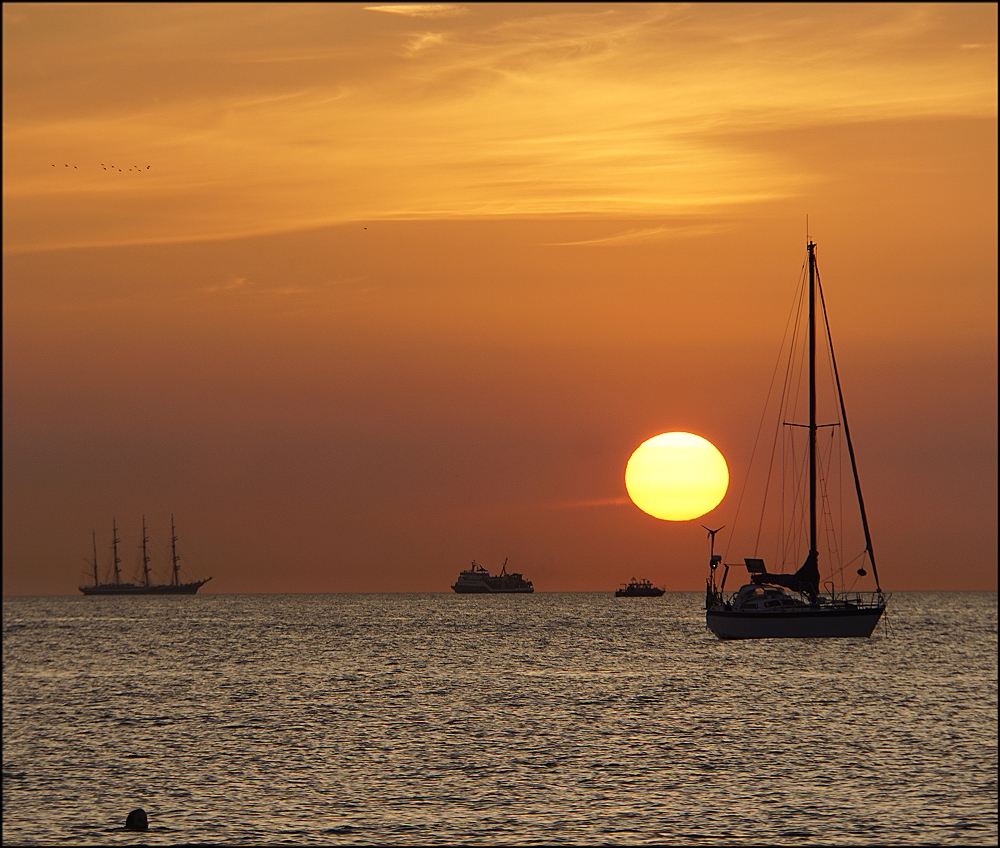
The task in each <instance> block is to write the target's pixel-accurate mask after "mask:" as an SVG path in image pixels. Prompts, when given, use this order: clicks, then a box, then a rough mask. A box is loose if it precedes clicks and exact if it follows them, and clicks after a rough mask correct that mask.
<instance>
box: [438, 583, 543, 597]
mask: <svg viewBox="0 0 1000 848" xmlns="http://www.w3.org/2000/svg"><path fill="white" fill-rule="evenodd" d="M451 588H452V589H454V590H455V591H456V592H457V593H458V594H459V595H530V594H531V593H532V592H534V591H535V590H534V587H532V586H529V587H527V588H526V589H493V588H491V587H490V586H486V585H484V584H479V585H476V586H473V585H465V586H462V585H460V584H458V583H456V584H455V585H454V586H452V587H451Z"/></svg>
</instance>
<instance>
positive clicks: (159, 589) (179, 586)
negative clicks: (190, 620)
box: [80, 515, 212, 595]
mask: <svg viewBox="0 0 1000 848" xmlns="http://www.w3.org/2000/svg"><path fill="white" fill-rule="evenodd" d="M111 528H112V529H111V537H112V542H111V545H112V550H113V551H114V561H113V563H112V566H113V568H114V575H115V579H114V582H113V583H101V582H100V580H99V579H98V576H97V531H96V530H95V531H94V563H93V566H94V585H93V586H81V587H80V591H81V592H83V594H85V595H193V594H195V593H196V592H197V591H198V590H199V589H200V588H201V587H202V586H204V585H205V584H206V583H207V582H208V581H209V580H211V579H212V578H211V577H206V578H205V579H204V580H197V581H195V582H193V583H181V582H180V566H179V565H178V564H177V563H178V560H179V559H180V557H179V556H177V531H176V529H175V527H174V517H173V516H172V515H171V516H170V550H171V554H172V557H173V577H172V578H171V581H170V582H169V583H162V584H159V585H157V584H154V583H151V582H150V580H149V554H148V552H147V546H148V545H149V538H148V537H147V536H146V516H143V517H142V574H143V582H142V583H123V582H122V579H121V569H120V568H119V565H120V564H121V559H119V557H118V542H119V541H120V539H119V538H118V525H117V524H116V523H115V520H114V519H113V518H112V519H111Z"/></svg>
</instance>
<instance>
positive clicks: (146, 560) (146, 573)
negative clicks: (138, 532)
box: [142, 515, 149, 586]
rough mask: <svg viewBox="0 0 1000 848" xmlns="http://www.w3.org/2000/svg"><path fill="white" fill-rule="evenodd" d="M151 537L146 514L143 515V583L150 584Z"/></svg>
mask: <svg viewBox="0 0 1000 848" xmlns="http://www.w3.org/2000/svg"><path fill="white" fill-rule="evenodd" d="M148 543H149V539H148V537H147V536H146V516H145V515H144V516H143V517H142V580H143V584H144V585H146V586H148V585H149V554H147V553H146V545H147V544H148Z"/></svg>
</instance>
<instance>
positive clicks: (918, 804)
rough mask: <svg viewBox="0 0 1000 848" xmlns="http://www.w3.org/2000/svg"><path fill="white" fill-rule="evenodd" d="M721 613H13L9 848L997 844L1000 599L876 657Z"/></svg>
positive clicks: (553, 607)
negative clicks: (141, 826) (761, 635)
mask: <svg viewBox="0 0 1000 848" xmlns="http://www.w3.org/2000/svg"><path fill="white" fill-rule="evenodd" d="M702 606H703V599H702V596H701V595H698V594H668V595H665V596H664V597H662V598H614V597H613V596H612V595H610V594H534V595H507V596H492V597H489V596H487V597H484V596H471V595H466V596H459V595H454V594H448V595H445V594H428V595H374V594H373V595H280V596H275V595H241V596H226V595H196V596H191V597H178V596H174V597H121V598H113V597H82V596H81V597H50V598H6V599H4V602H3V628H4V637H3V839H4V843H5V844H7V843H14V844H48V845H56V844H59V845H64V844H123V845H130V844H148V845H171V844H173V845H176V844H184V843H192V842H198V843H208V844H242V845H245V844H253V843H259V844H265V843H266V844H277V843H289V844H314V845H341V844H372V843H377V844H471V845H490V844H540V843H572V844H581V845H586V844H622V845H625V844H642V843H649V842H656V843H679V844H692V843H706V844H785V845H788V844H816V843H823V844H829V843H837V844H872V843H877V844H897V845H916V844H929V843H933V844H962V845H968V844H976V845H986V844H994V845H995V844H996V843H997V595H996V593H954V594H945V593H926V594H917V593H905V594H896V595H895V596H894V597H893V598H892V600H891V602H890V607H889V614H888V622H887V625H888V626H886V625H885V624H880V625H879V627H878V629H877V630H876V632H875V633H874V634H873V635H872V637H871V638H869V639H825V640H763V641H750V642H720V641H719V640H718V639H716V638H715V637H714V636H712V635H711V633H709V632H708V631H707V630H706V629H705V619H704V610H703V608H702ZM135 807H142V808H144V809H145V810H146V812H147V813H148V815H149V822H150V829H149V831H148V832H147V833H133V832H129V831H125V830H122V825H123V824H124V821H125V816H126V815H127V813H128V812H129V810H131V809H133V808H135Z"/></svg>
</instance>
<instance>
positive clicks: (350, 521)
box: [3, 3, 997, 594]
mask: <svg viewBox="0 0 1000 848" xmlns="http://www.w3.org/2000/svg"><path fill="white" fill-rule="evenodd" d="M996 42H997V7H996V6H995V5H993V4H966V5H963V4H951V5H925V4H919V5H900V4H888V5H875V4H863V5H844V4H830V5H825V4H817V5H784V4H778V5H762V6H761V5H746V4H737V5H732V6H728V5H715V4H712V5H697V4H696V5H692V6H688V5H662V6H660V5H657V6H652V5H634V6H629V5H608V6H602V5H590V4H587V5H581V6H566V5H562V4H560V5H556V6H544V5H526V6H522V5H514V6H505V5H485V6H483V5H470V6H467V7H466V6H461V5H451V4H432V5H405V6H404V5H383V6H363V5H312V4H307V5H298V6H297V5H292V4H282V5H245V6H244V5H231V4H219V5H197V4H192V5H149V6H147V5H124V6H121V5H108V6H98V5H62V6H59V5H51V6H42V5H30V4H17V3H13V4H5V5H4V6H3V62H4V72H3V86H4V88H3V95H4V97H3V119H4V140H3V204H4V205H3V213H4V214H3V249H4V260H3V262H4V265H3V321H4V325H3V342H4V349H3V368H4V371H3V385H4V404H3V422H4V435H3V440H4V485H3V493H4V504H3V510H4V533H3V562H4V569H3V591H4V593H5V594H66V593H73V592H76V591H77V590H76V587H77V586H78V585H79V582H80V580H81V576H82V571H83V569H85V568H86V563H85V562H84V559H85V558H89V557H90V545H91V542H90V534H91V530H92V529H96V530H97V531H98V545H99V558H100V560H101V564H102V568H103V567H104V566H106V565H107V563H108V560H109V556H110V554H109V552H108V550H107V548H108V546H109V545H110V530H111V517H112V515H114V516H115V517H116V518H117V520H118V524H119V527H120V533H121V535H122V537H123V559H124V560H125V565H126V566H128V567H129V569H130V570H131V567H132V566H133V565H134V562H135V559H136V545H137V544H138V543H139V542H140V541H141V539H140V528H141V519H142V515H143V514H145V515H146V519H147V523H148V524H149V527H150V536H151V539H152V543H153V556H154V561H153V565H154V567H155V568H159V569H161V570H160V571H159V574H160V576H163V575H164V571H163V570H162V569H163V568H164V567H165V566H166V564H167V560H166V557H165V546H166V545H167V544H168V542H169V538H168V536H169V520H170V514H171V513H173V514H174V515H175V516H176V519H177V524H178V533H179V536H180V538H181V548H182V551H181V552H182V553H183V554H184V557H185V559H184V561H183V563H182V564H183V565H185V566H186V567H187V569H188V570H189V572H188V573H189V576H191V577H196V576H208V575H212V576H213V577H214V579H213V581H212V582H211V583H210V584H208V586H206V587H205V589H203V590H202V591H214V592H225V593H230V592H284V591H289V592H303V591H307V592H327V591H445V590H447V587H448V585H449V584H450V583H451V582H453V581H454V578H455V577H456V576H457V573H458V571H459V569H460V568H462V567H465V566H466V565H467V564H468V562H469V561H470V560H472V559H473V558H475V559H477V560H478V561H479V562H480V563H481V564H484V565H486V566H487V567H490V568H495V567H498V566H499V565H500V563H501V562H502V561H503V559H504V558H505V557H510V565H511V566H512V567H514V568H515V570H519V571H523V572H524V574H525V576H526V577H528V578H529V579H532V580H533V581H534V583H535V586H536V587H537V588H538V589H540V590H554V591H563V590H597V591H607V590H610V589H613V588H614V586H615V585H616V584H618V583H620V582H622V581H624V580H627V579H628V578H629V577H631V576H633V575H636V576H644V577H648V578H650V579H652V580H653V581H654V582H657V583H659V584H661V585H666V586H667V587H668V588H669V589H675V590H688V589H691V590H697V589H699V588H701V587H702V586H703V585H704V584H703V580H704V577H705V571H706V568H705V561H706V557H707V543H706V540H705V539H704V535H705V534H704V531H703V530H701V528H700V527H699V524H700V523H702V521H704V522H705V523H711V524H712V526H718V525H720V524H726V523H728V522H729V521H730V519H731V517H732V513H733V511H734V509H735V499H734V493H737V494H738V487H739V483H740V480H741V477H742V476H743V475H745V473H746V465H747V461H748V459H749V454H750V449H751V447H752V444H753V439H754V435H755V433H756V427H757V423H758V420H759V417H760V413H761V409H762V405H763V400H764V394H765V393H766V391H767V386H768V382H769V380H770V376H771V371H772V369H773V367H774V359H775V356H776V353H777V347H778V344H779V342H780V340H781V334H782V331H783V328H784V322H785V319H786V317H787V314H788V310H789V308H790V305H791V301H792V297H793V295H794V292H795V286H796V282H797V279H798V272H799V269H800V267H801V264H802V261H803V256H804V245H805V215H806V214H807V213H808V214H809V216H810V231H811V234H812V236H813V238H814V239H815V240H816V241H817V242H818V244H819V258H820V268H821V272H822V278H823V282H824V288H825V291H826V297H827V305H828V308H829V310H830V315H831V322H832V325H833V332H834V335H835V342H836V344H837V356H838V361H839V364H840V368H841V376H842V379H843V381H844V390H845V393H846V397H847V403H848V410H849V415H850V423H851V427H852V434H853V435H854V439H855V447H856V449H857V452H858V460H859V464H860V469H861V473H862V479H863V483H864V486H865V497H866V502H867V505H868V509H869V514H870V520H871V523H872V531H873V537H874V539H873V540H874V544H875V549H876V552H877V556H878V562H879V573H880V576H881V578H882V584H883V587H884V588H886V589H888V590H890V591H891V590H905V589H995V588H996V584H997V494H996V493H997V473H996V472H997V390H996V388H997V336H996V332H997V301H996V296H997V171H996V167H997V82H996V80H997V53H996ZM102 163H103V164H102ZM111 164H114V166H115V170H114V171H112V170H110V166H111ZM53 165H54V166H55V167H53ZM67 166H68V167H67ZM147 166H148V168H147ZM119 168H120V169H121V170H118V169H119ZM106 169H107V170H106ZM667 430H689V431H691V432H695V433H698V434H700V435H703V436H705V437H706V438H708V439H710V440H711V441H712V442H713V443H714V444H715V445H717V446H718V447H719V448H720V450H721V451H722V452H723V454H724V455H725V457H726V459H727V462H728V464H729V468H730V473H731V474H732V478H733V484H732V485H731V487H730V494H729V495H727V497H726V499H725V500H723V502H722V504H721V505H720V506H719V507H718V508H717V509H716V510H714V511H713V512H712V513H710V514H709V515H708V516H707V517H706V518H705V519H702V520H696V521H693V522H679V523H672V522H662V521H658V520H657V519H654V518H651V517H650V516H648V515H646V514H644V513H642V512H641V511H640V510H638V509H637V508H636V507H634V506H633V505H632V504H631V503H629V502H628V500H627V496H626V493H625V488H624V469H625V464H626V462H627V460H628V457H629V455H630V454H631V452H632V451H633V450H634V449H635V447H636V446H638V445H639V444H640V443H641V442H642V441H643V440H645V439H647V438H649V437H650V436H653V435H655V434H657V433H660V432H664V431H667Z"/></svg>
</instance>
